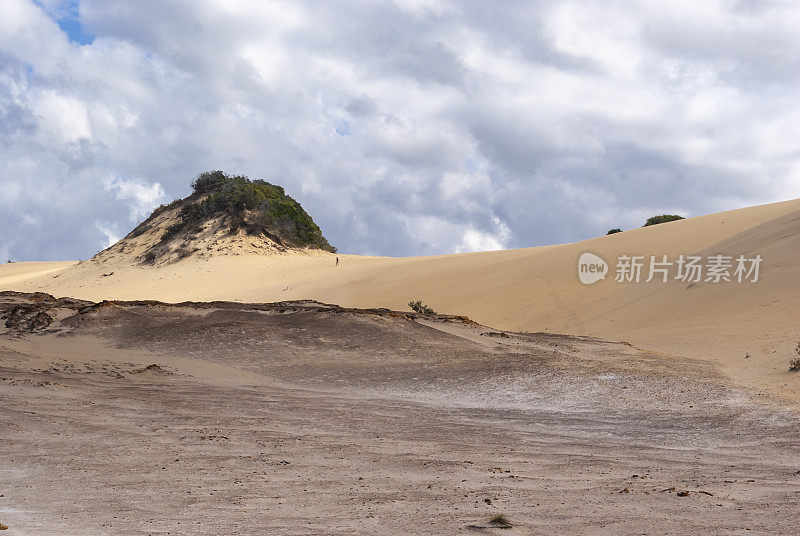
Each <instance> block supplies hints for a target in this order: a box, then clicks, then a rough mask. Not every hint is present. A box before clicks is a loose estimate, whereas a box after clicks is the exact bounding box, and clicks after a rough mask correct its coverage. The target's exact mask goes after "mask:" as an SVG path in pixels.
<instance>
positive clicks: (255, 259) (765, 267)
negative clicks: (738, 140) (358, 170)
mask: <svg viewBox="0 0 800 536" xmlns="http://www.w3.org/2000/svg"><path fill="white" fill-rule="evenodd" d="M585 251H590V252H594V253H596V254H598V255H600V256H601V257H603V258H604V259H606V260H607V261H608V262H609V264H610V265H612V266H611V269H612V270H613V269H614V267H613V265H614V263H615V262H616V259H617V257H618V256H619V255H622V254H628V255H644V256H649V255H656V256H659V257H660V256H661V255H669V256H671V257H676V256H677V255H680V254H685V255H691V254H700V255H704V256H705V255H712V254H718V253H719V254H728V255H734V256H738V255H740V254H743V255H746V256H748V257H751V256H754V255H756V254H759V255H761V257H763V259H764V262H763V264H762V265H761V269H760V280H759V281H758V282H757V283H754V284H753V283H741V284H739V283H735V282H733V283H718V284H714V283H698V284H696V285H687V284H686V283H682V282H680V281H670V282H668V283H659V282H651V283H647V284H645V283H639V284H633V283H627V284H623V283H617V282H615V281H613V273H612V274H611V275H610V276H609V277H608V278H607V279H606V280H604V281H600V282H598V283H596V284H594V285H591V286H586V285H582V284H581V283H580V282H579V281H578V277H577V259H578V257H579V255H580V254H581V253H583V252H585ZM339 257H340V260H341V265H340V266H338V267H336V266H334V255H332V254H328V253H321V252H296V253H280V254H278V253H273V254H268V255H264V254H254V253H250V254H241V255H230V254H228V255H218V256H214V257H211V258H207V259H199V258H188V259H184V260H182V261H179V262H176V263H173V264H168V265H163V266H160V267H149V266H141V265H132V264H131V262H130V259H129V258H127V257H125V256H124V255H117V256H114V255H105V256H103V258H102V260H101V261H99V262H97V261H93V262H82V263H79V264H77V265H76V264H75V263H62V264H59V263H15V264H9V265H3V266H0V289H10V290H22V291H43V292H48V293H51V294H54V295H57V296H72V297H76V298H84V299H90V300H101V299H158V300H163V301H169V302H179V301H184V300H214V299H223V300H232V301H242V302H269V301H279V300H289V299H303V298H310V299H316V300H320V301H324V302H328V303H337V304H340V305H343V306H350V307H390V308H395V309H403V308H406V304H407V303H408V301H409V300H411V299H421V300H423V301H424V302H426V303H427V304H429V305H430V306H432V307H433V308H434V309H436V310H437V311H441V312H446V313H453V314H462V315H467V316H469V317H470V318H472V319H474V320H476V321H478V322H480V323H482V324H485V325H489V326H493V327H496V328H499V329H507V330H514V331H529V332H538V331H548V332H552V333H566V334H575V335H592V336H598V337H602V338H604V339H610V340H624V341H628V342H630V343H632V344H634V345H636V346H638V347H642V348H646V349H650V350H657V351H661V352H664V353H665V354H670V355H675V354H677V355H682V356H688V357H694V358H702V359H709V360H712V361H714V362H716V363H719V364H720V365H721V366H722V368H723V370H724V371H725V372H726V373H727V374H728V375H729V376H730V377H732V378H734V379H735V380H737V381H738V382H739V383H740V384H742V385H745V386H748V387H751V388H753V389H756V390H757V391H758V392H760V393H762V394H764V395H777V396H780V397H783V398H785V399H787V400H791V401H800V382H798V381H797V378H795V377H793V376H792V375H791V374H790V373H789V372H788V362H789V359H790V358H791V357H793V356H795V355H796V354H795V351H794V348H795V346H796V345H797V343H798V341H799V340H800V326H798V322H797V320H798V318H800V314H799V313H800V305H798V304H800V301H799V300H798V298H800V285H798V278H799V277H800V200H793V201H786V202H782V203H774V204H769V205H763V206H756V207H750V208H745V209H739V210H733V211H728V212H721V213H717V214H711V215H706V216H701V217H696V218H690V219H686V220H682V221H677V222H671V223H666V224H661V225H657V226H652V227H647V228H641V229H634V230H630V231H625V232H623V233H619V234H615V235H610V236H603V237H599V238H595V239H592V240H587V241H584V242H579V243H574V244H564V245H556V246H547V247H536V248H527V249H518V250H507V251H493V252H483V253H472V254H461V255H443V256H434V257H414V258H386V257H366V256H356V255H344V254H340V255H339ZM745 356H749V357H745ZM665 358H666V357H665Z"/></svg>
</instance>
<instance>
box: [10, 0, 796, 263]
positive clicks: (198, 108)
mask: <svg viewBox="0 0 800 536" xmlns="http://www.w3.org/2000/svg"><path fill="white" fill-rule="evenodd" d="M0 4H1V5H2V13H3V14H2V17H0V259H3V260H5V259H6V258H8V259H12V260H55V259H85V258H88V257H91V256H92V255H93V254H94V253H96V252H97V251H99V250H101V249H103V248H105V247H106V246H108V245H109V244H110V243H113V242H114V241H116V240H117V239H119V238H120V237H122V236H124V235H125V234H126V233H127V232H128V231H130V230H131V229H132V228H133V227H134V226H135V225H136V223H137V222H139V221H141V220H142V219H144V218H145V217H146V216H147V215H148V214H149V213H150V211H151V210H152V209H153V208H155V207H157V206H158V205H160V204H162V203H167V202H169V201H171V200H173V199H176V198H178V197H184V196H186V195H188V193H189V192H190V184H191V181H192V180H193V179H194V178H195V177H196V176H197V175H198V174H199V173H200V172H202V171H207V170H216V169H220V170H223V171H225V172H227V173H230V174H242V175H247V176H249V177H250V178H253V179H256V178H260V179H265V180H268V181H270V182H272V183H275V184H280V185H282V186H284V187H285V189H286V191H287V193H288V194H289V195H292V196H293V197H294V198H295V199H297V200H298V201H300V203H301V204H302V205H303V207H304V208H305V209H306V210H307V211H308V212H309V213H310V214H311V215H312V217H313V218H314V219H315V221H316V222H317V223H318V224H319V225H320V227H321V228H322V230H323V233H324V234H325V236H326V237H327V238H328V240H329V241H330V242H331V243H332V244H333V245H335V246H337V247H338V248H339V250H340V251H342V252H346V253H360V254H370V255H399V256H407V255H431V254H444V253H456V252H468V251H480V250H491V249H503V248H517V247H527V246H536V245H544V244H553V243H564V242H574V241H578V240H583V239H586V238H591V237H594V236H598V235H602V234H605V233H606V231H607V230H609V229H611V228H614V227H621V228H623V229H630V228H633V227H639V226H641V225H642V224H643V223H644V221H645V219H646V218H647V217H649V216H652V215H655V214H662V213H669V214H673V213H677V214H681V215H684V216H692V215H700V214H705V213H710V212H716V211H720V210H727V209H732V208H739V207H744V206H749V205H754V204H760V203H767V202H773V201H780V200H786V199H793V198H797V197H800V141H798V140H800V98H798V97H799V96H800V39H798V35H800V8H798V7H797V4H796V2H794V1H793V0H785V1H784V0H780V1H778V0H776V1H770V0H764V1H756V0H739V1H737V0H724V1H723V0H704V1H702V2H698V1H696V0H670V1H669V2H664V1H663V0H653V1H649V0H597V1H595V0H574V1H569V0H566V1H548V0H542V1H537V2H529V1H522V2H515V1H504V2H494V1H489V0H485V1H458V2H455V1H453V2H450V1H447V0H396V1H391V2H389V1H387V2H381V1H364V0H361V1H353V2H346V1H324V2H323V1H302V0H291V1H267V0H259V1H252V2H248V1H241V0H224V1H223V0H219V1H210V0H207V1H204V0H170V1H152V0H137V1H136V2H117V1H106V0H81V1H77V0H72V1H66V2H65V1H60V0H38V1H30V0H0Z"/></svg>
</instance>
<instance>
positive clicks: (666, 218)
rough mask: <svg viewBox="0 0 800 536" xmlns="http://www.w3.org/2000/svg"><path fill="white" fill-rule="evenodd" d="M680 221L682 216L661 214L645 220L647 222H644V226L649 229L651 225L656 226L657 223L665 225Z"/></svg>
mask: <svg viewBox="0 0 800 536" xmlns="http://www.w3.org/2000/svg"><path fill="white" fill-rule="evenodd" d="M682 219H683V216H678V215H677V214H661V215H660V216H653V217H652V218H647V221H646V222H644V226H645V227H649V226H651V225H658V224H659V223H667V222H668V221H675V220H682Z"/></svg>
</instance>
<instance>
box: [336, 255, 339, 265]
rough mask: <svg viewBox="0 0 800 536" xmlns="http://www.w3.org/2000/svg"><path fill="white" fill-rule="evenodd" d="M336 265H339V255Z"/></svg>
mask: <svg viewBox="0 0 800 536" xmlns="http://www.w3.org/2000/svg"><path fill="white" fill-rule="evenodd" d="M336 266H339V257H338V256H337V257H336Z"/></svg>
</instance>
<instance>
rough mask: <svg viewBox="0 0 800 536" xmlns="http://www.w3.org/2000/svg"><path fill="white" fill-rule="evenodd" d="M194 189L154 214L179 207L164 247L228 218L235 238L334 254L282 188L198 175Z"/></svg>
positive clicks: (236, 178) (243, 179)
mask: <svg viewBox="0 0 800 536" xmlns="http://www.w3.org/2000/svg"><path fill="white" fill-rule="evenodd" d="M192 190H193V192H192V195H190V196H189V197H187V198H186V199H183V200H179V201H177V202H174V203H172V204H170V205H167V206H165V207H159V208H158V209H156V212H154V213H153V215H156V214H157V213H159V211H163V210H166V209H168V208H173V207H175V206H176V205H179V206H180V219H179V221H178V222H177V223H175V224H173V225H171V226H169V227H168V228H167V229H166V231H165V232H164V234H163V235H162V236H161V242H162V243H164V242H167V241H169V240H171V239H172V238H173V237H175V236H177V235H179V234H181V233H184V232H189V233H191V232H196V231H197V230H199V228H200V227H201V225H202V224H203V222H205V221H207V220H208V219H210V218H214V217H225V218H226V221H227V223H228V225H229V226H230V232H231V233H232V234H233V233H236V232H238V231H239V230H240V229H241V230H243V231H245V232H247V233H248V234H250V235H266V236H267V237H269V238H271V239H272V240H274V241H276V242H277V243H279V244H281V245H289V246H297V247H311V248H319V249H323V250H326V251H332V252H335V251H336V248H334V247H333V246H331V245H330V244H329V243H328V241H327V240H326V239H325V237H324V236H322V231H321V230H320V228H319V226H317V224H316V223H314V220H313V219H312V218H311V216H310V215H309V214H308V213H307V212H306V211H305V210H303V207H301V206H300V203H298V202H297V201H295V200H294V199H293V198H292V197H290V196H288V195H286V192H284V190H283V187H281V186H277V185H275V184H270V183H268V182H267V181H264V180H260V179H256V180H250V179H248V178H247V177H244V176H239V175H237V176H230V175H226V174H225V173H223V172H222V171H209V172H205V173H201V174H200V175H199V176H198V177H197V179H196V180H195V181H194V182H193V183H192Z"/></svg>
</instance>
